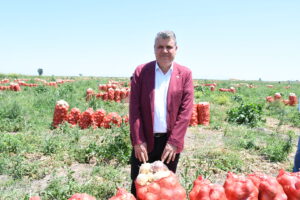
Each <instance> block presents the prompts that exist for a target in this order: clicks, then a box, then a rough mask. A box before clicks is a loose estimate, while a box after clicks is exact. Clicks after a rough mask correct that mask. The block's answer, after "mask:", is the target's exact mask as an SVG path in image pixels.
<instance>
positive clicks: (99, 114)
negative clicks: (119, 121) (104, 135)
mask: <svg viewBox="0 0 300 200" xmlns="http://www.w3.org/2000/svg"><path fill="white" fill-rule="evenodd" d="M105 115H106V111H105V110H103V109H97V110H96V111H95V112H94V114H93V118H94V122H95V126H97V127H101V123H102V121H103V118H104V117H105Z"/></svg>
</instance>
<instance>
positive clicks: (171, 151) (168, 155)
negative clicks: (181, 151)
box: [161, 143, 177, 164]
mask: <svg viewBox="0 0 300 200" xmlns="http://www.w3.org/2000/svg"><path fill="white" fill-rule="evenodd" d="M176 151H177V147H176V146H174V145H172V144H169V143H167V144H166V146H165V149H164V152H163V153H162V156H161V161H162V162H165V160H166V161H167V163H168V164H169V162H170V161H171V160H172V161H174V160H175V157H176Z"/></svg>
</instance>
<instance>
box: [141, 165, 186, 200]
mask: <svg viewBox="0 0 300 200" xmlns="http://www.w3.org/2000/svg"><path fill="white" fill-rule="evenodd" d="M135 187H136V192H137V198H138V199H139V200H162V199H163V200H185V199H186V191H185V190H184V188H183V187H182V186H181V185H180V183H179V181H178V179H177V177H176V175H175V174H174V173H173V172H171V171H169V170H168V168H167V167H166V166H165V165H164V164H163V163H162V162H161V161H155V162H154V163H152V164H150V163H145V164H142V165H141V167H140V172H139V175H138V177H137V179H136V180H135Z"/></svg>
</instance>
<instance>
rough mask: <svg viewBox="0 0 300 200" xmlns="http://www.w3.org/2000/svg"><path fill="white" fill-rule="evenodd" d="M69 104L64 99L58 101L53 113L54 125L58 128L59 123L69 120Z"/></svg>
mask: <svg viewBox="0 0 300 200" xmlns="http://www.w3.org/2000/svg"><path fill="white" fill-rule="evenodd" d="M68 109H69V104H68V103H67V102H66V101H64V100H59V101H57V102H56V105H55V108H54V114H53V122H52V126H53V127H55V128H57V127H58V125H59V124H61V123H63V122H64V121H67V120H68Z"/></svg>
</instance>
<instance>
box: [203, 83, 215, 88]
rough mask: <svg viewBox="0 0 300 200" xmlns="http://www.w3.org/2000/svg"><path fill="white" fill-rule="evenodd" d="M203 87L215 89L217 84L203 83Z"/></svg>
mask: <svg viewBox="0 0 300 200" xmlns="http://www.w3.org/2000/svg"><path fill="white" fill-rule="evenodd" d="M203 86H213V87H216V86H217V84H216V83H205V84H203Z"/></svg>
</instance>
